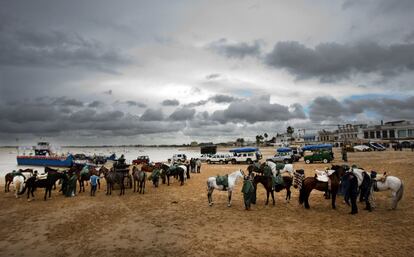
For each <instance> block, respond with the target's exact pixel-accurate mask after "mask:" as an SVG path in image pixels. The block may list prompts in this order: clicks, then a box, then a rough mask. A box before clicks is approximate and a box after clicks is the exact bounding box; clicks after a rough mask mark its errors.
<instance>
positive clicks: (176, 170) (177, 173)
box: [161, 164, 185, 186]
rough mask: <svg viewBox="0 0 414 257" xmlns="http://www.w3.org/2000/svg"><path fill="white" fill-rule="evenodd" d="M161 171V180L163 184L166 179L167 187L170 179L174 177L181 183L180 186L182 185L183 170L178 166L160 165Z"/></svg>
mask: <svg viewBox="0 0 414 257" xmlns="http://www.w3.org/2000/svg"><path fill="white" fill-rule="evenodd" d="M161 169H162V171H163V172H162V180H163V184H164V182H165V179H167V185H170V177H171V176H174V177H175V178H178V179H179V181H180V182H181V184H180V185H181V186H182V185H184V172H185V171H184V169H183V168H181V167H180V166H175V165H172V166H168V165H166V164H162V166H161Z"/></svg>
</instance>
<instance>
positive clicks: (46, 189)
mask: <svg viewBox="0 0 414 257" xmlns="http://www.w3.org/2000/svg"><path fill="white" fill-rule="evenodd" d="M48 189H49V188H48V187H46V188H45V197H44V200H45V201H46V198H47V197H46V196H47V191H48Z"/></svg>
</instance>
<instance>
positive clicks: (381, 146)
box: [368, 142, 387, 151]
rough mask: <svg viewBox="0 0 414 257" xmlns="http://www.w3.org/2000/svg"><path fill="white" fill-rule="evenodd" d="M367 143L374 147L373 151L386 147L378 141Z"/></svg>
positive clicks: (382, 149) (383, 149)
mask: <svg viewBox="0 0 414 257" xmlns="http://www.w3.org/2000/svg"><path fill="white" fill-rule="evenodd" d="M368 145H369V146H370V147H371V148H372V149H374V150H375V151H385V150H386V149H387V148H385V146H383V145H381V144H379V143H375V142H369V143H368Z"/></svg>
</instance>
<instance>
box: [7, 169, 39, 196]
mask: <svg viewBox="0 0 414 257" xmlns="http://www.w3.org/2000/svg"><path fill="white" fill-rule="evenodd" d="M19 174H21V175H23V177H24V179H25V180H26V179H28V178H30V177H31V176H33V170H32V169H25V170H22V169H19V170H18V171H17V172H9V173H7V174H6V175H5V176H4V181H5V183H4V192H10V184H11V183H13V178H14V176H15V175H19Z"/></svg>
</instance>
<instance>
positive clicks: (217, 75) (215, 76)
mask: <svg viewBox="0 0 414 257" xmlns="http://www.w3.org/2000/svg"><path fill="white" fill-rule="evenodd" d="M220 76H221V75H220V74H219V73H213V74H209V75H207V76H206V79H207V80H211V79H216V78H219V77H220Z"/></svg>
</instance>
